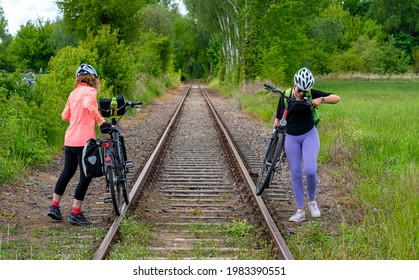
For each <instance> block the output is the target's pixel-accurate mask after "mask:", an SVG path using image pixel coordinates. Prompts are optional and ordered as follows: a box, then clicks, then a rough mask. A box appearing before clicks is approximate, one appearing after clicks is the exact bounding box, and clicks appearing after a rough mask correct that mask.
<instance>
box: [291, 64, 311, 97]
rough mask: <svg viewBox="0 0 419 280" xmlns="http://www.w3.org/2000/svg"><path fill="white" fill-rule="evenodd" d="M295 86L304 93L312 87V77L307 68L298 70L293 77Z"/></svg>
mask: <svg viewBox="0 0 419 280" xmlns="http://www.w3.org/2000/svg"><path fill="white" fill-rule="evenodd" d="M294 83H295V85H296V86H297V87H298V88H299V89H302V90H304V91H308V90H310V89H312V88H313V86H314V76H313V74H311V72H310V70H308V69H307V68H302V69H300V70H298V72H297V73H295V75H294Z"/></svg>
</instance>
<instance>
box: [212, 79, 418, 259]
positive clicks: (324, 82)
mask: <svg viewBox="0 0 419 280" xmlns="http://www.w3.org/2000/svg"><path fill="white" fill-rule="evenodd" d="M211 86H212V87H215V88H217V89H218V90H220V91H221V92H224V94H225V95H226V96H227V97H229V98H231V99H233V100H235V101H237V102H239V103H240V104H241V105H242V108H243V109H244V110H245V111H247V112H249V113H251V114H253V115H255V116H256V117H258V118H260V119H262V120H263V121H264V122H265V123H266V124H267V125H268V126H272V123H273V119H272V116H273V114H274V111H275V109H276V103H277V100H278V96H274V95H272V94H268V93H266V92H265V91H264V90H263V82H261V83H260V84H258V85H246V87H245V90H243V89H244V88H243V87H242V88H240V89H237V88H228V89H226V88H225V87H219V86H218V85H216V84H214V85H211ZM277 86H278V87H279V88H281V89H285V87H281V86H280V85H277ZM315 88H317V89H320V90H323V91H326V92H334V93H336V94H338V95H339V96H340V97H341V102H340V103H339V104H337V105H334V106H331V105H323V106H321V107H320V109H319V114H320V117H321V123H320V126H319V134H320V139H321V151H320V158H319V162H320V164H328V165H330V166H334V167H335V168H334V169H335V170H334V171H333V175H334V177H335V179H336V181H337V182H338V183H337V185H336V188H339V192H340V196H339V197H338V198H337V199H336V208H337V210H338V212H339V213H341V218H340V219H338V221H339V224H338V228H337V232H334V233H333V234H331V233H330V231H329V230H328V227H329V226H330V223H331V222H333V221H331V220H332V219H334V218H332V217H323V218H322V219H321V220H320V221H315V222H313V221H309V222H306V223H303V224H302V225H300V226H297V230H296V234H295V235H293V236H289V237H286V238H287V240H288V244H289V246H290V250H291V251H292V252H293V254H294V257H295V258H296V259H344V260H345V259H372V260H374V259H376V260H390V259H401V260H403V259H415V260H417V259H419V250H418V249H419V245H418V238H419V232H418V226H417V221H418V220H419V196H418V192H419V189H418V185H419V184H418V183H419V182H418V181H419V180H418V178H419V176H418V175H419V174H418V170H419V168H418V162H417V161H418V159H419V149H418V144H417V143H418V140H417V137H418V130H419V117H418V113H419V79H418V78H414V79H363V78H358V79H317V80H316V86H315ZM320 207H321V205H320Z"/></svg>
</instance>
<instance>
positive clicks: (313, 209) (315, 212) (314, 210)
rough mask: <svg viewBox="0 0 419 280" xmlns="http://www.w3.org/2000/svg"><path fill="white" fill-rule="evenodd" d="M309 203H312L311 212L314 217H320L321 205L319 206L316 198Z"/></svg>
mask: <svg viewBox="0 0 419 280" xmlns="http://www.w3.org/2000/svg"><path fill="white" fill-rule="evenodd" d="M308 205H310V212H311V216H312V217H313V218H318V217H320V216H321V215H320V210H319V207H317V203H316V201H315V200H313V201H310V202H309V203H308Z"/></svg>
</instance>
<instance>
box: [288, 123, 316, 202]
mask: <svg viewBox="0 0 419 280" xmlns="http://www.w3.org/2000/svg"><path fill="white" fill-rule="evenodd" d="M285 139H286V140H285V151H286V153H287V159H288V164H289V168H290V170H291V178H292V188H293V189H294V196H295V202H296V204H297V208H304V185H303V170H302V165H303V160H304V173H305V175H306V182H307V193H308V197H309V199H310V201H312V200H314V199H315V197H316V189H317V158H318V155H319V150H320V140H319V134H318V132H317V129H316V128H315V127H313V129H311V130H310V131H309V132H307V133H305V134H302V135H298V136H295V135H289V134H287V135H286V137H285Z"/></svg>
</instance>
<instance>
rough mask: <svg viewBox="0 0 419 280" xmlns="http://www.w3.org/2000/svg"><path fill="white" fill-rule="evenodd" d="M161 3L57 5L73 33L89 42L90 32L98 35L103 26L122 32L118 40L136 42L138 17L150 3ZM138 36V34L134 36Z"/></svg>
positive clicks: (130, 0) (79, 0)
mask: <svg viewBox="0 0 419 280" xmlns="http://www.w3.org/2000/svg"><path fill="white" fill-rule="evenodd" d="M156 2H158V1H157V0H61V1H57V6H58V8H59V9H60V10H61V12H62V13H63V16H64V17H63V20H64V23H65V25H66V28H67V30H68V31H69V32H74V33H75V34H77V35H78V36H79V38H80V39H85V38H86V37H87V34H88V33H89V32H90V33H91V34H93V35H96V34H97V31H98V30H100V28H101V26H102V25H109V26H110V28H111V30H118V31H119V33H118V39H119V40H124V41H126V42H131V41H134V40H135V37H134V36H135V34H137V30H138V22H137V17H136V14H137V13H138V11H140V10H141V9H142V8H143V7H145V6H146V5H147V4H152V3H156ZM133 34H134V35H133Z"/></svg>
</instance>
